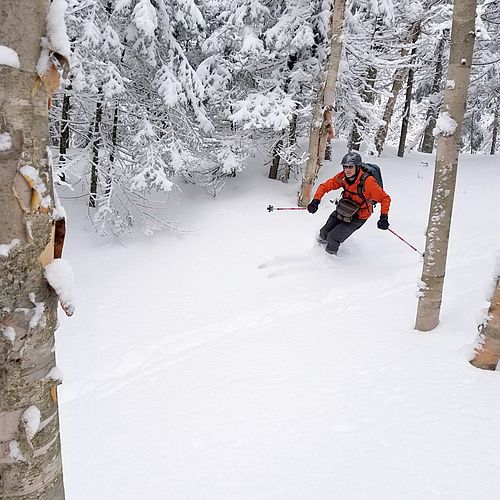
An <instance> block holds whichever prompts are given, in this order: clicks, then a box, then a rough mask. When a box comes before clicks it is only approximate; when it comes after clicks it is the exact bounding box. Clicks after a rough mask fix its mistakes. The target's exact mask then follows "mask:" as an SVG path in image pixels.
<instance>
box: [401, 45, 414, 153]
mask: <svg viewBox="0 0 500 500" xmlns="http://www.w3.org/2000/svg"><path fill="white" fill-rule="evenodd" d="M412 54H413V55H415V49H413V50H412ZM413 61H414V59H412V63H413ZM414 75H415V70H414V69H413V68H410V69H409V71H408V81H407V82H406V97H405V109H404V111H403V119H402V121H401V134H400V136H399V147H398V156H399V157H400V158H403V156H404V154H405V144H406V136H407V134H408V125H409V123H410V110H411V95H412V91H413V76H414Z"/></svg>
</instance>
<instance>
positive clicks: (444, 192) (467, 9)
mask: <svg viewBox="0 0 500 500" xmlns="http://www.w3.org/2000/svg"><path fill="white" fill-rule="evenodd" d="M475 16H476V0H455V3H454V9H453V22H452V33H451V47H450V64H449V68H448V76H447V80H448V81H450V82H453V84H450V85H448V86H447V88H446V90H445V95H444V103H443V109H444V113H442V114H441V118H440V119H441V120H443V121H445V122H447V123H446V125H447V126H446V127H444V128H445V129H447V130H448V131H442V132H441V133H440V134H439V135H438V144H437V152H436V166H435V173H434V186H433V192H432V200H431V208H430V213H429V222H428V226H427V241H426V246H425V257H424V265H423V270H422V278H421V282H422V289H421V292H422V293H421V296H420V298H419V300H418V308H417V318H416V323H415V328H416V329H417V330H420V331H429V330H432V329H433V328H435V327H436V326H437V325H438V323H439V314H440V311H441V300H442V295H443V284H444V276H445V272H446V257H447V254H448V241H449V234H450V223H451V215H452V211H453V199H454V195H455V184H456V177H457V166H458V156H459V151H460V139H461V132H462V125H463V120H464V114H465V108H466V103H467V93H468V88H469V79H470V68H471V61H472V54H473V51H474V36H475V35H474V33H475ZM453 123H454V124H455V125H456V126H455V128H454V130H453V131H451V130H450V125H453Z"/></svg>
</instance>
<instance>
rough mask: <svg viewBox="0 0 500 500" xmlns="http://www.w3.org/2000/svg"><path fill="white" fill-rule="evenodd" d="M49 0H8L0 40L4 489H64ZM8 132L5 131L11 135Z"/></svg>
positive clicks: (27, 498)
mask: <svg viewBox="0 0 500 500" xmlns="http://www.w3.org/2000/svg"><path fill="white" fill-rule="evenodd" d="M49 3H50V2H49V1H48V0H46V1H38V2H33V1H32V0H2V2H1V3H0V18H1V19H2V22H1V23H0V40H1V41H2V44H3V45H5V46H7V47H9V48H11V49H12V50H13V51H15V52H16V53H17V55H18V56H19V61H20V67H19V68H15V67H10V66H7V65H0V102H1V120H0V123H1V125H0V127H1V128H0V132H1V133H3V134H5V135H4V138H8V137H10V142H11V144H10V145H9V144H7V146H6V149H5V150H4V151H2V152H1V154H0V388H1V390H0V498H2V499H5V500H13V499H16V500H41V499H44V500H61V499H64V487H63V476H62V462H61V448H60V439H59V417H58V404H57V389H56V385H57V383H58V382H57V380H55V379H57V376H56V372H54V371H53V369H54V367H55V354H54V330H55V328H56V323H57V296H56V294H55V292H54V290H53V289H52V288H51V287H50V286H49V284H48V282H47V281H46V280H45V278H44V269H43V266H45V265H47V264H48V263H50V261H51V260H52V259H53V253H54V242H53V232H54V216H53V209H54V197H53V187H52V173H51V166H50V164H49V159H48V156H47V146H48V144H49V137H48V96H47V93H46V92H45V89H44V86H43V85H41V86H40V85H38V83H37V82H40V80H38V79H37V72H36V65H37V62H38V60H39V57H40V52H41V46H40V40H41V39H42V37H45V36H46V31H45V20H46V18H47V10H48V7H49ZM7 134H8V135H7Z"/></svg>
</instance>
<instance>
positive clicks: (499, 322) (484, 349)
mask: <svg viewBox="0 0 500 500" xmlns="http://www.w3.org/2000/svg"><path fill="white" fill-rule="evenodd" d="M496 281H497V284H496V288H495V292H494V294H493V298H492V299H491V304H490V308H489V310H488V319H487V321H486V323H485V324H483V326H482V327H481V331H480V333H479V336H480V345H479V346H478V347H477V348H476V355H475V356H474V359H473V360H472V361H471V363H472V364H473V365H474V366H475V367H477V368H481V369H483V370H495V369H496V367H497V365H498V361H499V360H500V276H497V280H496Z"/></svg>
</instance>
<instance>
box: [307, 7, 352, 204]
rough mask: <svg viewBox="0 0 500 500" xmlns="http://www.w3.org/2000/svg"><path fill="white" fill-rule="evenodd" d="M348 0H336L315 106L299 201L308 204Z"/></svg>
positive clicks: (321, 151)
mask: <svg viewBox="0 0 500 500" xmlns="http://www.w3.org/2000/svg"><path fill="white" fill-rule="evenodd" d="M344 11H345V0H334V6H333V15H332V17H331V28H330V51H329V54H328V60H327V70H326V74H325V80H324V82H323V84H322V86H321V88H320V91H319V95H318V99H317V101H316V105H315V107H314V114H313V119H312V123H311V131H310V135H309V154H308V158H307V163H306V168H305V170H304V178H303V179H302V185H301V188H300V192H299V198H298V205H299V206H301V207H305V206H306V205H307V204H308V203H309V202H310V201H311V192H312V187H313V185H314V182H315V181H316V179H317V177H318V173H319V170H320V168H321V162H322V161H323V160H324V159H325V150H326V144H327V140H328V130H327V126H328V123H329V120H328V119H327V117H328V115H331V113H332V110H333V104H334V101H335V87H336V84H337V75H338V72H339V64H340V58H341V55H342V23H343V19H344Z"/></svg>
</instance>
